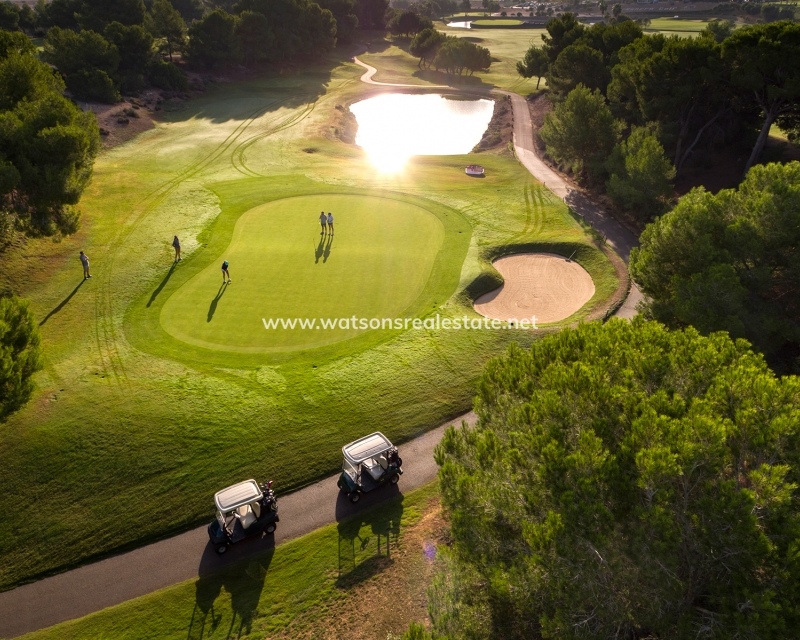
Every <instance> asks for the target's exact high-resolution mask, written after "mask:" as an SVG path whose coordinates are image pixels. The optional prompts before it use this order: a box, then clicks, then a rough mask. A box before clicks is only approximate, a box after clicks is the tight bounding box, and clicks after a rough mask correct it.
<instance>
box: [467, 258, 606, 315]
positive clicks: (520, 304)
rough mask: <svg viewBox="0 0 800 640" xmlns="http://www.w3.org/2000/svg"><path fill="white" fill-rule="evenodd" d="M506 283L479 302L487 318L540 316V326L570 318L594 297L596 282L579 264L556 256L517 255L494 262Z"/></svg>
mask: <svg viewBox="0 0 800 640" xmlns="http://www.w3.org/2000/svg"><path fill="white" fill-rule="evenodd" d="M494 267H495V269H497V270H498V271H499V272H500V273H501V275H502V276H503V278H504V279H505V283H504V284H503V286H501V287H500V288H499V289H495V290H494V291H490V292H489V293H486V294H484V295H482V296H481V297H480V298H478V299H477V300H476V301H475V311H477V312H478V313H480V314H481V315H483V316H486V317H487V318H492V319H496V320H512V319H518V320H520V319H522V318H530V317H531V316H536V322H537V323H542V324H544V323H547V322H558V321H559V320H563V319H564V318H568V317H569V316H571V315H572V314H573V313H575V312H576V311H577V310H578V309H580V308H581V307H582V306H583V305H585V304H586V303H587V302H589V300H590V299H591V297H592V296H593V295H594V282H592V277H591V276H590V275H589V274H588V273H587V272H586V270H585V269H584V268H583V267H582V266H580V265H579V264H578V263H576V262H568V261H567V259H566V258H564V257H563V256H559V255H555V254H553V253H516V254H514V255H510V256H505V257H503V258H499V259H498V260H496V261H495V262H494Z"/></svg>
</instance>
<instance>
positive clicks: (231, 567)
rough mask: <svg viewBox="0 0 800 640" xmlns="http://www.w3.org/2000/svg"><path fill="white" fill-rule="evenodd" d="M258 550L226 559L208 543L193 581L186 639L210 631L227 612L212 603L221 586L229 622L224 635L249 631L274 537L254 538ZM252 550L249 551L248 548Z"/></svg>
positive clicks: (247, 632) (198, 636) (262, 586)
mask: <svg viewBox="0 0 800 640" xmlns="http://www.w3.org/2000/svg"><path fill="white" fill-rule="evenodd" d="M256 544H257V545H258V546H261V547H262V549H263V550H262V551H260V552H259V553H257V554H255V555H253V556H251V557H250V558H245V559H241V560H237V561H236V562H234V563H229V562H228V563H226V562H225V561H224V560H223V558H224V559H225V560H227V559H228V558H227V557H226V556H227V555H228V554H226V555H225V556H217V554H216V552H215V551H214V548H213V547H212V546H211V545H209V546H208V547H207V548H206V551H205V553H204V554H203V557H202V559H201V560H200V569H199V574H200V579H199V580H198V581H197V582H196V583H195V605H194V611H193V612H192V618H191V621H190V622H189V633H188V636H187V638H188V640H200V639H201V638H207V637H208V636H210V635H212V634H213V633H214V632H215V630H216V629H217V627H218V626H219V624H220V623H221V622H222V618H223V617H224V615H225V614H226V613H227V606H226V605H223V606H222V608H221V609H220V610H217V611H215V609H214V603H215V602H216V600H217V598H218V597H219V596H220V595H221V593H222V590H223V589H225V591H227V592H228V594H229V595H230V608H231V609H232V610H233V611H232V614H233V615H232V616H231V623H230V627H229V628H228V633H227V635H226V636H224V637H225V638H240V637H242V635H247V634H249V633H250V629H251V626H252V623H253V617H254V614H256V612H257V610H258V604H259V601H260V600H261V593H262V592H263V591H264V580H265V579H266V577H267V569H269V565H270V563H271V562H272V557H273V555H274V554H275V538H274V537H273V536H268V537H266V538H263V539H262V540H261V541H256ZM251 553H252V551H251Z"/></svg>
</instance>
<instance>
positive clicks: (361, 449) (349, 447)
mask: <svg viewBox="0 0 800 640" xmlns="http://www.w3.org/2000/svg"><path fill="white" fill-rule="evenodd" d="M391 448H392V443H391V442H389V438H387V437H386V436H385V435H383V434H382V433H381V432H380V431H376V432H375V433H371V434H370V435H368V436H364V437H363V438H360V439H358V440H356V441H355V442H351V443H350V444H346V445H345V446H343V447H342V453H343V454H344V458H345V460H348V461H349V462H352V463H353V464H359V463H360V462H363V461H364V460H366V459H368V458H372V457H373V456H377V455H378V454H381V453H383V452H384V451H386V450H388V449H391Z"/></svg>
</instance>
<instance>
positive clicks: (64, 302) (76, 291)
mask: <svg viewBox="0 0 800 640" xmlns="http://www.w3.org/2000/svg"><path fill="white" fill-rule="evenodd" d="M84 282H86V278H84V279H83V280H81V281H80V282H79V283H78V286H77V287H75V288H74V289H73V290H72V291H71V292H70V294H69V295H68V296H67V297H66V298H64V299H63V300H62V301H61V302H59V303H58V306H57V307H56V308H55V309H53V310H52V311H51V312H50V313H48V314H47V315H46V316H45V317H44V318H43V319H42V321H41V322H40V323H39V326H40V327H41V326H42V325H43V324H44V323H45V322H47V321H48V320H49V319H50V318H51V317H53V316H54V315H56V314H57V313H58V312H59V311H61V310H62V309H63V308H64V307H65V306H67V303H68V302H69V301H70V300H72V296H74V295H75V294H76V293H78V289H80V288H81V287H82V286H83V283H84Z"/></svg>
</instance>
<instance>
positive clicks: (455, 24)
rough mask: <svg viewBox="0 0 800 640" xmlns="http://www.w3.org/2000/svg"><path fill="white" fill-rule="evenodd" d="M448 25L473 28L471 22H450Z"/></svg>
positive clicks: (458, 27)
mask: <svg viewBox="0 0 800 640" xmlns="http://www.w3.org/2000/svg"><path fill="white" fill-rule="evenodd" d="M447 26H448V27H455V28H456V29H472V27H471V26H470V23H469V22H448V23H447Z"/></svg>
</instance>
